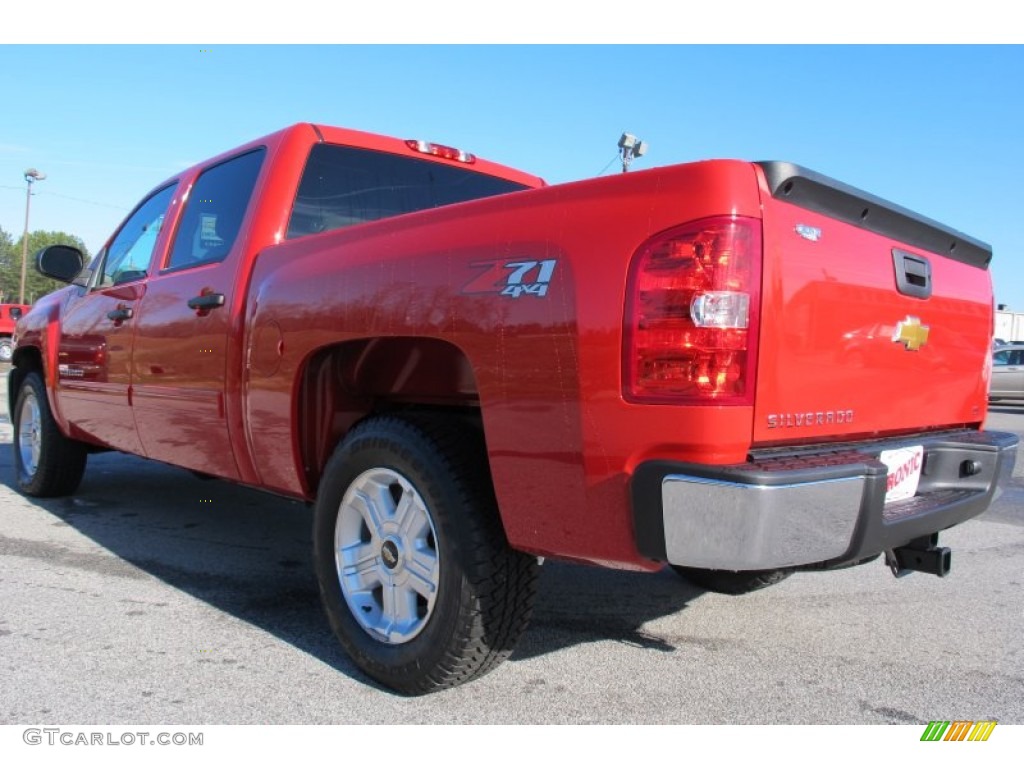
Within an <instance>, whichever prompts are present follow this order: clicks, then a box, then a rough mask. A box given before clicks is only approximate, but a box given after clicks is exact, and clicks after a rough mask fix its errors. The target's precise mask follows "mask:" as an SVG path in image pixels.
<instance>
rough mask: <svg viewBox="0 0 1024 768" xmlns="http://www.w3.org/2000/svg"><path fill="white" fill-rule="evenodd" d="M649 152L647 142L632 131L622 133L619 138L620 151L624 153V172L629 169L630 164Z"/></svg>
mask: <svg viewBox="0 0 1024 768" xmlns="http://www.w3.org/2000/svg"><path fill="white" fill-rule="evenodd" d="M646 152H647V142H646V141H641V140H640V139H638V138H637V137H636V136H634V135H633V134H631V133H624V134H622V136H621V138H620V139H619V153H620V154H621V155H622V172H623V173H625V172H626V171H628V170H629V164H630V163H631V162H633V161H634V160H635V159H636V158H638V157H640V156H641V155H643V154H644V153H646Z"/></svg>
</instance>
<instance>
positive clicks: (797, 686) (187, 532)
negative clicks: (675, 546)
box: [0, 370, 1024, 724]
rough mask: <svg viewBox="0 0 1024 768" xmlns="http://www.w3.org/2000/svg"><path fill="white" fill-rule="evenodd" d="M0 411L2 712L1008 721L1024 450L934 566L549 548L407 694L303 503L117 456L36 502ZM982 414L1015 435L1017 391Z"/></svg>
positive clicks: (87, 716) (1016, 645)
mask: <svg viewBox="0 0 1024 768" xmlns="http://www.w3.org/2000/svg"><path fill="white" fill-rule="evenodd" d="M0 375H3V376H4V378H6V371H3V370H0ZM3 410H4V411H5V410H6V409H3ZM0 420H2V423H0V678H2V684H0V723H2V724H29V723H32V724H40V723H42V724H46V723H54V724H56V723H78V724H129V723H132V724H134V723H181V724H234V723H339V724H340V723H682V724H686V723H737V724H740V723H829V724H846V723H850V724H855V723H868V724H870V723H899V724H921V723H927V722H929V721H930V720H936V719H938V720H957V719H964V720H997V721H998V722H1000V723H1024V652H1022V641H1021V638H1022V637H1024V610H1022V607H1024V600H1022V595H1024V591H1022V589H1021V587H1022V581H1024V457H1022V460H1021V462H1019V463H1018V466H1017V470H1016V474H1015V478H1014V482H1013V484H1012V485H1011V487H1010V488H1009V489H1008V491H1007V493H1006V494H1005V495H1004V496H1003V497H1002V499H1001V500H1000V501H999V502H998V503H997V504H996V505H995V506H994V507H993V508H992V509H991V510H990V511H989V512H987V513H986V514H985V515H983V516H982V517H980V518H978V519H976V520H974V521H970V522H968V523H966V524H964V525H962V526H959V527H957V528H955V529H953V530H951V531H949V532H947V533H945V534H943V536H942V543H943V545H945V546H950V547H951V548H952V550H953V569H952V573H951V574H950V575H949V576H947V577H946V578H941V579H940V578H936V577H934V576H928V575H923V574H915V575H913V576H910V577H907V578H903V579H895V578H893V577H892V576H891V574H890V573H889V572H888V570H887V569H886V568H885V567H884V566H883V565H882V563H881V561H878V562H875V563H871V564H868V565H866V566H861V567H857V568H852V569H847V570H842V571H836V572H831V573H798V574H796V575H794V576H793V577H791V578H789V579H788V580H786V581H784V582H783V583H781V584H779V585H777V586H774V587H771V588H769V589H766V590H763V591H761V592H757V593H753V594H750V595H746V596H742V597H726V596H722V595H716V594H711V593H704V592H702V591H701V590H699V589H697V588H696V587H694V586H692V585H690V584H689V583H687V582H686V581H683V580H682V579H680V578H678V577H677V576H675V575H674V574H673V573H671V572H668V571H663V572H660V573H656V574H637V573H629V572H619V571H610V570H601V569H597V568H588V567H581V566H572V565H565V564H559V563H551V562H549V563H547V564H546V565H545V566H544V568H543V577H542V582H541V597H540V599H539V602H538V605H537V609H536V611H535V614H534V619H533V622H532V624H531V628H530V629H529V631H528V632H527V634H526V635H525V637H524V638H523V639H522V640H521V642H520V643H519V646H518V649H517V650H516V652H515V653H514V655H513V656H512V658H511V659H510V660H509V661H508V662H506V663H505V664H504V665H502V666H501V667H499V668H498V669H497V670H495V671H494V672H492V673H491V674H489V675H487V676H486V677H484V678H482V679H481V680H478V681H476V682H474V683H471V684H469V685H465V686H462V687H460V688H457V689H454V690H450V691H446V692H442V693H439V694H434V695H431V696H428V697H421V698H404V697H401V696H397V695H395V694H393V693H390V692H388V691H385V690H382V689H381V688H379V687H378V686H376V685H375V684H373V683H372V682H371V681H369V680H368V679H367V678H365V677H364V676H363V675H362V674H361V673H360V672H359V671H358V670H357V669H356V668H355V667H354V666H353V665H352V663H351V662H350V661H349V660H348V659H347V657H346V656H345V655H344V653H343V652H342V651H341V649H340V647H339V646H338V645H337V643H336V642H335V640H334V638H333V636H332V635H331V632H330V629H329V627H328V625H327V622H326V620H325V618H324V616H323V614H322V612H321V609H320V605H319V600H318V596H317V591H316V584H315V581H314V578H313V574H312V566H311V562H310V525H311V514H310V510H308V509H307V508H306V507H305V506H303V505H302V504H298V503H295V502H291V501H287V500H283V499H280V498H277V497H273V496H269V495H265V494H261V493H259V492H256V491H253V490H249V489H245V488H240V487H236V486H232V485H230V484H228V483H223V482H220V481H216V480H201V479H199V478H197V477H195V476H194V475H192V474H190V473H188V472H185V471H182V470H178V469H175V468H172V467H168V466H165V465H161V464H157V463H153V462H148V461H145V460H143V459H138V458H133V457H129V456H124V455H120V454H114V453H108V454H102V455H97V456H93V457H90V460H89V468H88V469H87V471H86V477H85V480H84V482H83V483H82V486H81V489H80V491H79V492H78V493H77V494H76V495H75V496H74V497H72V498H66V499H56V500H46V501H39V500H29V499H27V498H25V497H23V496H21V495H20V494H19V493H17V492H16V491H15V490H14V489H13V482H14V478H13V468H12V457H11V448H10V442H11V427H10V424H9V420H8V419H6V418H3V419H0ZM989 423H990V426H991V427H993V428H998V429H1004V430H1012V431H1015V432H1017V433H1018V434H1021V435H1024V406H1000V407H998V408H994V409H993V411H992V413H991V416H990V422H989Z"/></svg>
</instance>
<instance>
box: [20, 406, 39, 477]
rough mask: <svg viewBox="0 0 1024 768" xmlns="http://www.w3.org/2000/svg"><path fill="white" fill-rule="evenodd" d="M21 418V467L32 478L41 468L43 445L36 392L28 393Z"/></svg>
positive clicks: (22, 407)
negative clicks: (40, 453) (40, 457)
mask: <svg viewBox="0 0 1024 768" xmlns="http://www.w3.org/2000/svg"><path fill="white" fill-rule="evenodd" d="M19 417H20V418H19V419H18V450H19V452H20V454H21V466H22V468H23V469H24V471H25V474H26V475H27V476H28V477H32V476H34V475H35V473H36V470H37V469H38V468H39V452H40V450H41V449H42V445H43V438H42V419H41V417H40V414H39V401H38V400H36V396H35V393H34V392H31V391H30V392H28V394H27V395H26V396H25V398H24V399H23V400H22V401H21V413H20V414H19Z"/></svg>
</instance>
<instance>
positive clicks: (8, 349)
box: [0, 304, 29, 363]
mask: <svg viewBox="0 0 1024 768" xmlns="http://www.w3.org/2000/svg"><path fill="white" fill-rule="evenodd" d="M28 310H29V305H28V304H0V363H9V362H11V356H12V355H13V353H14V342H13V341H12V340H11V339H13V338H14V327H15V325H16V324H17V322H18V320H19V319H20V318H21V316H22V315H24V314H25V313H26V312H28Z"/></svg>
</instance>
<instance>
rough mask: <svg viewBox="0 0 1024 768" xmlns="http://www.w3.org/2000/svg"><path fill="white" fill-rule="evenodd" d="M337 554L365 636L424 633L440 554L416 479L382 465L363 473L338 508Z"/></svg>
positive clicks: (396, 640) (403, 638) (398, 638)
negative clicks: (413, 479) (414, 480)
mask: <svg viewBox="0 0 1024 768" xmlns="http://www.w3.org/2000/svg"><path fill="white" fill-rule="evenodd" d="M334 553H335V554H334V561H335V566H336V568H337V572H338V580H339V582H340V583H341V591H342V594H343V595H344V597H345V602H346V604H347V605H348V608H349V610H350V611H351V612H352V615H353V616H354V617H355V619H356V621H357V622H358V623H359V625H360V626H361V627H362V628H363V629H364V630H365V631H366V633H367V634H369V635H370V636H371V637H372V638H374V639H375V640H379V641H381V642H384V643H388V644H391V645H398V644H401V643H406V642H408V641H410V640H412V639H413V638H414V637H416V636H417V635H418V634H419V633H420V632H421V631H423V628H424V627H425V626H426V625H427V622H428V621H429V619H430V615H431V613H432V612H433V610H434V602H435V600H436V598H437V588H438V582H439V577H440V556H439V553H438V550H437V536H436V535H435V531H434V522H433V520H432V519H431V516H430V511H429V510H428V509H427V506H426V504H425V503H424V501H423V498H422V497H421V496H420V494H419V492H417V490H416V488H414V487H413V485H412V483H410V482H409V481H408V480H407V479H406V478H405V477H403V476H402V475H401V474H399V473H398V472H396V471H395V470H393V469H386V468H383V467H377V468H374V469H370V470H367V471H366V472H363V473H362V474H361V475H359V476H358V477H357V478H356V479H355V480H354V481H353V482H352V484H351V485H350V486H349V487H348V489H347V490H346V491H345V496H344V497H343V498H342V500H341V506H340V507H339V508H338V520H337V523H336V525H335V529H334Z"/></svg>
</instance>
